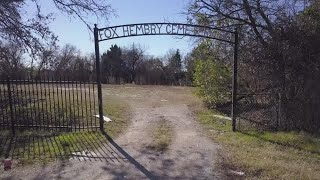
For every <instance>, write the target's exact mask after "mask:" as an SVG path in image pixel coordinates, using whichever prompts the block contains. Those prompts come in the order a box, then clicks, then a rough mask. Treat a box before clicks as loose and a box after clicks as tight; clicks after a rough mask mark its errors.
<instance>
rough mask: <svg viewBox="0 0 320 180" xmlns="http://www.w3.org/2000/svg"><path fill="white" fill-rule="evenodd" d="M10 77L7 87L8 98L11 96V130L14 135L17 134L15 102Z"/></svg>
mask: <svg viewBox="0 0 320 180" xmlns="http://www.w3.org/2000/svg"><path fill="white" fill-rule="evenodd" d="M10 83H11V82H10V77H9V76H8V77H7V89H8V98H9V109H10V117H11V131H12V135H13V136H15V135H16V130H15V119H14V115H13V107H12V106H13V104H12V94H11V84H10Z"/></svg>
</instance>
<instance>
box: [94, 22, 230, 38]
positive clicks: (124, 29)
mask: <svg viewBox="0 0 320 180" xmlns="http://www.w3.org/2000/svg"><path fill="white" fill-rule="evenodd" d="M217 30H218V31H224V32H228V33H233V32H232V31H228V30H224V29H219V28H212V27H208V26H199V25H191V24H181V23H141V24H127V25H121V26H112V27H106V28H101V29H98V39H99V41H105V40H111V39H117V38H123V37H130V36H145V35H182V36H196V37H205V38H210V39H217V40H221V41H225V42H228V43H233V42H232V41H230V40H226V39H219V38H217V37H216V36H215V31H217Z"/></svg>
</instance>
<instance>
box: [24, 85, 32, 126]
mask: <svg viewBox="0 0 320 180" xmlns="http://www.w3.org/2000/svg"><path fill="white" fill-rule="evenodd" d="M23 90H24V97H25V99H26V100H25V106H26V114H27V127H28V128H30V122H29V121H30V119H31V118H30V116H29V109H28V107H29V106H28V105H29V103H30V101H29V99H30V96H28V95H27V91H28V88H27V84H26V79H23Z"/></svg>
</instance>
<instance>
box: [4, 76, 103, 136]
mask: <svg viewBox="0 0 320 180" xmlns="http://www.w3.org/2000/svg"><path fill="white" fill-rule="evenodd" d="M95 86H96V83H94V82H91V81H90V80H89V79H88V80H87V81H72V80H69V79H68V78H59V79H55V80H53V79H50V78H43V79H37V80H34V79H10V78H7V79H0V129H11V130H12V131H15V129H35V130H44V131H47V130H50V131H81V130H96V129H97V128H98V127H99V123H98V119H97V118H96V117H94V116H95V114H97V113H96V112H97V109H98V108H97V96H96V88H95Z"/></svg>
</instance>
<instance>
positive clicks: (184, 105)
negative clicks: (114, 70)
mask: <svg viewBox="0 0 320 180" xmlns="http://www.w3.org/2000/svg"><path fill="white" fill-rule="evenodd" d="M191 91H192V90H191V89H190V88H186V87H162V86H105V87H104V88H103V95H104V96H116V97H119V98H122V99H124V100H125V101H126V102H128V104H129V105H130V107H131V111H132V115H131V117H132V118H131V121H132V122H131V124H130V126H129V128H128V129H127V130H126V131H125V133H124V134H122V135H120V136H119V137H118V138H116V139H114V142H112V143H110V146H112V149H114V150H115V152H114V153H116V154H119V156H120V157H121V158H120V159H125V161H121V160H119V161H114V162H105V161H91V162H90V161H86V162H79V161H78V160H69V161H67V162H55V163H52V164H49V165H46V166H41V167H40V166H38V165H37V166H32V167H23V168H16V169H13V170H11V171H10V172H6V174H5V175H4V177H6V178H9V179H10V178H12V179H16V178H21V179H48V178H49V179H75V178H76V179H220V178H219V177H221V176H220V174H219V171H218V169H217V168H215V165H214V162H215V161H216V160H217V149H218V148H219V147H218V145H217V144H215V143H213V142H212V141H210V140H209V139H207V138H206V137H205V136H204V133H203V132H202V129H201V127H200V125H199V124H198V123H197V122H196V120H195V117H194V116H193V114H192V111H191V110H190V108H189V105H190V104H194V103H199V100H197V99H196V98H195V97H193V96H192V93H191ZM159 119H165V120H166V121H167V122H168V123H169V124H170V126H172V129H173V139H172V142H171V144H170V145H169V146H168V149H167V150H166V151H164V152H159V151H156V150H152V149H150V148H148V146H149V145H150V144H151V143H152V140H153V138H152V137H151V135H150V129H151V128H152V125H154V123H156V122H157V121H158V120H159ZM0 177H1V176H0Z"/></svg>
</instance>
